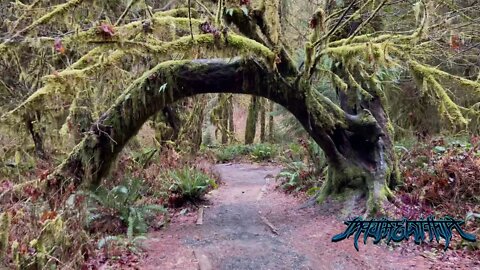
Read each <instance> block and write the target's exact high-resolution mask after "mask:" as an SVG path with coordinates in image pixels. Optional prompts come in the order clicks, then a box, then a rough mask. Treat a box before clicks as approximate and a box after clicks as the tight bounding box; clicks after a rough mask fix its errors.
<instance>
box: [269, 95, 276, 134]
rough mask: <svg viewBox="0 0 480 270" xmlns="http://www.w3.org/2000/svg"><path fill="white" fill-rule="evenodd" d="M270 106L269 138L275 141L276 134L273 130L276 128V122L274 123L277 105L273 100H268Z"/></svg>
mask: <svg viewBox="0 0 480 270" xmlns="http://www.w3.org/2000/svg"><path fill="white" fill-rule="evenodd" d="M268 103H269V105H270V107H269V109H268V140H269V141H270V142H271V143H273V141H274V139H275V138H274V137H275V136H274V134H273V130H274V127H273V125H274V123H273V110H274V106H275V103H274V102H273V101H269V102H268Z"/></svg>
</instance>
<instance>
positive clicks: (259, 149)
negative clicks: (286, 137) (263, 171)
mask: <svg viewBox="0 0 480 270" xmlns="http://www.w3.org/2000/svg"><path fill="white" fill-rule="evenodd" d="M275 152H276V151H275V148H274V147H273V146H272V145H270V144H256V145H254V146H253V147H252V151H251V154H250V155H251V157H252V159H253V160H255V161H263V160H268V159H271V158H273V157H274V156H275Z"/></svg>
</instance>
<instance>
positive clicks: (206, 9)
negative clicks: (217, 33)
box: [195, 0, 215, 17]
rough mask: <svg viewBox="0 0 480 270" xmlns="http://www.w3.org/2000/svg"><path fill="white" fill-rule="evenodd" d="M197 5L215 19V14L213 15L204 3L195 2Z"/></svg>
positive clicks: (197, 0) (196, 0)
mask: <svg viewBox="0 0 480 270" xmlns="http://www.w3.org/2000/svg"><path fill="white" fill-rule="evenodd" d="M195 3H197V4H198V5H199V6H201V7H202V8H203V9H205V11H206V12H207V13H208V15H210V16H211V17H215V14H213V13H212V12H211V11H210V10H209V9H208V8H207V7H206V6H205V5H204V4H203V3H202V2H200V1H199V0H195Z"/></svg>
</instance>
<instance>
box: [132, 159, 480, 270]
mask: <svg viewBox="0 0 480 270" xmlns="http://www.w3.org/2000/svg"><path fill="white" fill-rule="evenodd" d="M280 169H281V168H279V167H276V166H265V165H254V164H222V165H216V166H215V170H216V171H217V173H218V174H219V177H220V178H221V180H222V182H223V183H222V184H221V185H220V187H219V188H218V189H216V190H214V191H212V192H211V193H210V194H209V195H208V196H207V197H208V198H207V200H206V201H205V202H204V203H203V205H202V206H203V208H204V211H203V212H204V214H203V223H202V224H197V218H198V213H197V212H191V213H186V214H184V215H177V216H175V217H173V218H172V220H171V222H170V223H169V225H168V227H167V228H166V229H163V230H161V231H157V232H153V233H150V234H149V235H148V236H147V240H145V242H144V243H143V244H142V246H143V249H144V250H145V251H146V255H145V258H144V259H143V260H141V263H140V265H138V268H140V269H182V270H187V269H200V270H207V269H413V268H414V269H432V268H433V269H436V268H438V269H443V268H445V267H448V268H457V267H460V268H464V267H467V268H471V267H473V268H475V267H480V265H478V264H477V263H478V262H475V261H470V260H467V261H465V260H463V258H458V257H455V256H448V258H447V259H446V260H442V259H441V258H440V257H442V256H440V257H439V256H433V255H432V252H427V251H426V250H425V249H423V250H421V249H419V248H418V247H417V246H414V244H413V243H404V244H402V246H401V247H396V248H393V247H391V246H386V245H385V244H380V245H374V244H372V243H371V240H369V242H368V243H367V245H363V243H359V248H360V251H359V252H357V251H356V250H355V248H354V246H353V239H352V238H349V239H346V240H343V241H340V242H337V243H332V242H331V238H332V237H333V236H334V235H336V234H338V233H341V232H343V231H344V230H345V228H346V227H345V225H344V224H343V220H345V218H346V217H347V216H346V215H345V213H349V214H352V213H355V212H356V211H358V210H359V209H357V207H356V204H351V206H350V209H349V208H348V207H347V209H345V208H344V206H339V205H338V204H337V203H334V202H328V203H326V204H323V205H322V206H315V207H310V208H304V209H299V207H300V206H302V204H303V203H304V202H305V198H298V197H294V196H291V195H288V194H285V193H284V192H282V191H281V190H277V189H276V188H275V180H274V177H275V175H276V174H278V172H279V171H280ZM342 209H343V210H342ZM342 213H343V214H342ZM454 237H457V236H454ZM359 242H360V241H359ZM447 252H450V251H447ZM473 268H471V269H473Z"/></svg>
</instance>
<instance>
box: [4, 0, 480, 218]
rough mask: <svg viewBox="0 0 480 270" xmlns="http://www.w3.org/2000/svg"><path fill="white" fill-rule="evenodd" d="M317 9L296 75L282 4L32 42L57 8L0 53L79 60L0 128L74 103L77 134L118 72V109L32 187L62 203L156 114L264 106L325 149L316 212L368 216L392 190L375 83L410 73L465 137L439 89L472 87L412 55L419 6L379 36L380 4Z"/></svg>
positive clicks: (172, 14) (104, 170)
mask: <svg viewBox="0 0 480 270" xmlns="http://www.w3.org/2000/svg"><path fill="white" fill-rule="evenodd" d="M85 2H87V1H85ZM324 2H325V3H324V5H323V6H321V7H320V8H318V9H317V10H316V11H315V12H314V14H313V15H312V17H311V19H310V21H309V22H308V23H309V26H310V32H311V35H310V37H309V39H308V41H307V42H306V43H305V44H304V50H303V51H304V57H303V61H302V64H300V65H297V64H296V63H295V62H294V61H293V60H292V58H291V57H290V54H289V49H288V48H287V46H286V42H287V41H286V39H287V38H288V36H284V35H282V27H281V25H280V24H281V20H280V18H279V14H280V11H279V10H280V6H282V7H284V8H285V7H288V5H285V4H282V5H280V3H279V1H278V0H259V1H254V2H250V1H241V6H239V5H238V3H231V2H228V1H222V0H220V1H219V2H218V3H217V7H216V9H215V10H217V12H216V14H213V13H214V12H212V11H209V10H208V9H209V4H210V3H207V4H206V5H204V4H202V5H200V6H199V7H198V12H197V11H194V10H189V9H186V8H183V9H175V10H169V11H163V12H157V13H155V12H154V11H153V10H152V9H151V8H149V7H148V6H147V7H145V9H146V11H147V12H145V14H146V15H145V16H147V18H143V19H138V20H136V21H133V22H130V23H125V24H122V21H125V20H122V19H118V21H117V22H118V25H112V24H109V23H108V22H98V23H95V25H94V26H91V27H90V28H88V29H87V30H77V31H67V30H65V31H64V33H63V34H62V35H61V37H57V38H54V37H50V36H48V37H41V38H40V37H38V35H40V33H37V36H35V37H32V36H30V35H33V34H32V31H33V30H34V29H35V28H36V27H37V26H38V25H43V24H46V23H48V22H49V21H52V20H53V18H57V17H62V16H64V15H65V14H69V13H71V12H74V10H73V9H72V7H73V6H75V7H76V6H79V5H80V6H81V5H83V4H84V3H83V1H79V0H70V1H68V2H66V3H63V4H59V5H58V6H55V7H53V8H52V9H51V10H52V11H51V12H50V13H49V14H48V15H45V16H43V17H41V18H39V19H37V20H36V21H34V22H32V23H31V24H30V25H29V26H27V27H25V28H24V29H23V30H22V31H18V32H17V34H16V35H15V36H16V38H13V39H10V40H8V41H4V42H3V43H2V44H1V45H0V53H2V55H10V54H13V53H14V52H16V51H17V50H19V48H22V49H24V48H29V49H31V50H38V49H39V48H45V47H50V48H56V49H58V50H61V47H65V48H68V49H69V50H72V51H75V52H76V57H75V61H72V63H71V64H70V65H68V66H67V67H66V68H64V69H63V70H61V71H58V72H54V74H53V75H49V76H45V77H44V83H43V86H42V87H41V88H40V89H38V90H36V91H35V92H34V93H33V94H32V95H30V96H29V97H28V98H26V99H25V100H24V101H23V102H22V103H21V104H20V105H19V106H17V107H16V108H15V109H13V110H11V111H10V112H8V113H7V114H5V115H4V116H3V117H2V122H3V123H10V124H12V123H13V122H12V121H15V119H17V117H22V116H24V115H25V114H26V113H27V112H29V111H31V110H32V109H35V110H41V109H42V107H44V105H46V104H50V103H51V102H52V101H59V100H62V101H64V102H65V103H67V104H72V105H71V106H70V108H69V111H70V113H69V118H68V119H69V120H67V122H68V121H70V122H69V123H71V121H78V122H74V123H71V125H74V126H76V125H78V124H79V123H80V119H79V120H76V118H75V117H73V116H75V115H77V113H76V112H78V111H79V110H80V109H81V107H80V106H78V105H76V104H80V102H78V101H76V100H78V99H80V98H82V97H83V96H84V95H81V94H79V93H81V91H86V90H88V89H93V92H94V93H97V94H98V93H100V92H101V90H102V89H99V88H98V86H96V85H95V83H94V82H92V79H93V78H97V77H98V76H99V75H100V76H102V77H103V78H105V74H110V73H111V71H112V70H114V69H120V70H119V71H120V72H117V73H115V74H116V75H115V77H114V78H109V80H108V82H107V83H104V84H102V86H108V89H112V90H111V91H112V93H110V95H111V96H115V97H116V98H115V99H114V100H113V99H112V101H108V102H107V101H106V102H104V103H103V104H102V105H103V106H107V105H108V106H107V107H109V108H108V109H107V110H105V111H102V110H101V109H97V108H95V107H94V109H95V110H94V111H93V112H92V115H93V116H95V117H94V119H96V120H95V121H94V122H93V123H91V124H90V126H89V128H88V130H84V132H82V140H81V142H80V143H79V144H77V145H76V146H75V147H74V149H73V150H72V152H71V153H70V155H69V156H68V157H67V158H66V159H65V161H64V162H63V163H62V164H61V165H59V167H58V168H57V169H56V170H55V171H54V172H53V173H51V174H50V175H49V176H48V178H47V180H46V181H42V182H41V183H42V185H44V186H45V187H46V189H47V191H48V193H49V194H55V195H57V196H56V197H58V194H60V197H62V198H66V196H67V195H68V194H69V193H70V192H72V191H73V190H75V189H76V188H77V187H78V186H80V185H81V184H82V183H88V184H93V185H98V184H99V183H100V180H101V179H102V177H104V176H106V175H107V174H108V172H109V169H110V166H111V164H112V163H113V162H114V161H115V158H116V156H117V155H118V153H119V152H120V151H121V150H122V148H123V147H124V146H125V144H126V143H127V142H128V140H129V139H130V138H132V136H134V135H135V134H136V133H137V132H138V130H139V129H140V128H141V126H142V125H143V124H144V123H145V121H147V119H149V118H150V117H151V116H153V115H155V114H156V113H157V112H159V111H160V110H162V109H163V108H165V106H167V105H169V104H171V103H173V102H175V101H178V100H181V99H183V98H186V97H192V96H196V95H199V94H206V93H239V94H250V95H254V96H259V97H264V98H267V99H269V100H271V101H273V102H275V103H278V104H280V105H282V106H283V107H285V108H286V109H287V110H288V111H290V112H291V113H292V114H293V115H294V116H295V117H296V118H297V119H298V120H299V122H300V123H301V124H302V125H303V127H304V128H305V130H306V131H307V132H308V133H309V134H310V135H311V137H312V138H313V139H314V140H315V141H316V142H317V143H318V145H319V146H320V147H321V148H322V149H323V151H324V153H325V156H326V158H327V161H328V176H327V179H326V181H325V183H324V184H323V187H322V189H321V192H320V194H319V197H318V199H319V201H322V200H323V199H324V198H326V197H327V196H329V195H334V194H342V193H344V192H346V191H349V190H355V191H359V192H362V193H364V194H365V195H367V196H368V203H367V211H368V212H370V213H372V212H376V211H378V210H381V209H382V203H383V202H384V201H385V200H387V199H388V197H389V196H391V194H392V193H391V191H390V190H391V188H392V187H394V186H395V185H396V184H397V183H398V181H399V178H398V173H397V165H396V162H395V155H394V152H393V150H392V149H393V148H392V145H393V143H392V138H393V137H392V136H393V132H394V130H393V129H392V126H391V125H390V120H389V117H388V114H387V113H386V111H385V106H386V95H385V91H386V88H385V83H384V82H382V76H383V75H384V74H385V73H386V72H388V71H390V70H395V69H399V68H401V69H403V70H405V71H409V72H410V73H411V74H413V76H414V78H415V80H416V81H417V82H418V84H419V85H420V86H421V89H422V91H423V94H424V95H428V96H431V98H432V99H435V101H436V104H437V105H438V107H439V108H440V110H439V111H440V117H443V119H445V120H446V121H447V122H450V123H451V124H452V125H453V126H455V127H456V128H457V129H462V128H465V127H466V126H467V124H468V121H467V115H477V112H476V111H475V110H474V109H469V108H465V107H461V106H459V105H457V104H456V103H455V102H454V101H453V100H452V96H451V93H450V92H449V91H448V90H447V89H445V88H444V87H443V86H442V85H443V84H442V83H443V82H444V81H445V80H448V81H449V82H450V83H456V84H457V85H459V86H462V87H466V88H468V89H469V90H471V91H473V92H474V93H476V98H477V99H478V97H479V95H478V94H479V92H480V83H478V82H475V81H472V80H468V79H464V78H461V77H459V76H456V75H451V74H449V73H447V72H444V71H441V70H440V69H437V68H434V67H431V66H429V65H427V64H425V61H424V60H425V57H424V54H422V53H421V52H422V51H424V50H425V49H426V48H428V46H429V43H428V38H427V36H426V35H425V33H427V31H428V27H429V25H428V23H429V21H430V17H429V9H428V8H427V4H426V3H424V2H423V1H418V2H417V5H416V11H417V19H418V20H417V21H416V22H414V23H411V29H410V30H409V31H403V30H402V31H401V32H400V31H399V32H395V31H389V32H387V33H376V32H370V31H368V29H369V28H368V27H369V26H370V25H369V23H370V22H371V21H372V18H374V17H375V16H378V15H379V13H380V12H382V9H383V8H384V7H385V6H386V3H387V2H389V1H346V2H345V3H344V4H345V5H343V4H340V2H341V1H324ZM335 3H338V4H335ZM332 5H333V8H332ZM210 9H212V10H213V8H211V7H210ZM326 11H328V12H326ZM284 12H285V10H284V9H282V13H284ZM202 14H204V15H202ZM386 15H388V13H385V12H384V13H382V16H386ZM123 16H124V15H122V17H123ZM359 16H360V17H361V16H365V18H364V20H363V22H361V23H360V24H358V25H357V26H356V27H355V29H354V30H353V31H350V30H349V31H348V34H346V35H338V34H339V33H340V31H346V29H345V27H346V26H348V25H351V24H350V22H351V21H352V20H356V19H358V18H359ZM213 17H215V18H213ZM414 21H415V20H414ZM305 23H307V21H305ZM29 34H30V35H29ZM339 36H342V38H336V37H339ZM289 45H291V44H289ZM175 59H181V60H175ZM333 63H335V64H333ZM149 67H152V68H149ZM117 71H118V70H117ZM117 78H118V80H115V79H117ZM126 83H128V86H126V87H125V88H124V87H123V86H124V85H125V84H126ZM319 83H322V84H323V85H324V86H327V87H331V88H332V89H337V90H338V97H339V100H340V101H341V102H339V103H336V102H334V101H333V100H332V99H330V98H328V97H327V96H326V95H324V94H323V93H322V92H321V91H319V90H318V87H317V85H318V84H319ZM114 89H116V90H114ZM81 104H83V102H82V103H81ZM95 104H97V105H95V106H97V107H98V108H102V107H101V106H99V105H98V103H95ZM474 108H475V107H474ZM42 119H43V118H42Z"/></svg>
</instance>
